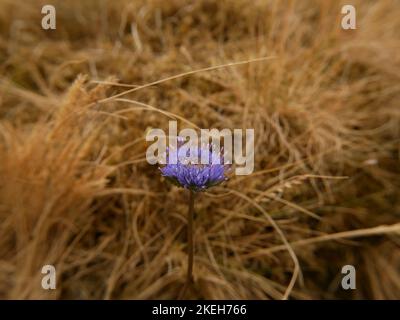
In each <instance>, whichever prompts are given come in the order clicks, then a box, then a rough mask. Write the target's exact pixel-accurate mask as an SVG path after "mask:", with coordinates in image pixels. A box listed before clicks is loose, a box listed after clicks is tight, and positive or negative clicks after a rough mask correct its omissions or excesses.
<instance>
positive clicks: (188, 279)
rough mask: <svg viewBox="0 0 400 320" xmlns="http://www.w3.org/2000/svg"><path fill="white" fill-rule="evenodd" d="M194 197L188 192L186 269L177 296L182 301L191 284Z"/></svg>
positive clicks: (193, 194) (192, 192) (191, 192)
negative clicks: (182, 285) (185, 274)
mask: <svg viewBox="0 0 400 320" xmlns="http://www.w3.org/2000/svg"><path fill="white" fill-rule="evenodd" d="M194 196H195V193H194V191H192V190H189V210H188V225H187V242H188V269H187V276H186V282H185V285H184V287H183V289H182V291H181V294H180V295H179V299H182V298H183V297H184V296H185V294H186V292H187V290H188V288H189V286H190V285H191V284H192V283H193V257H194V242H193V215H194Z"/></svg>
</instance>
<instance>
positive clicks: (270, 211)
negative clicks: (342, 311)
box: [0, 0, 400, 299]
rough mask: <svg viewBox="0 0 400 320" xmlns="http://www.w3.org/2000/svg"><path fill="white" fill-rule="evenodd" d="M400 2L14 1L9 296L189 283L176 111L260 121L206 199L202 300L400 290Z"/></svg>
mask: <svg viewBox="0 0 400 320" xmlns="http://www.w3.org/2000/svg"><path fill="white" fill-rule="evenodd" d="M47 4H51V5H53V6H54V8H55V9H56V29H55V30H52V29H49V30H44V29H43V28H42V19H43V17H44V16H45V14H42V13H41V11H42V7H43V6H44V5H47ZM346 4H352V5H353V6H354V8H355V9H356V29H355V30H343V28H342V26H341V20H342V18H343V16H344V15H343V14H342V13H341V9H342V6H343V5H346ZM399 17H400V3H399V2H398V1H395V0H393V1H389V0H380V1H351V3H349V1H336V0H327V1H325V0H324V1H322V0H320V1H317V0H314V1H312V0H307V1H268V0H265V1H264V0H258V1H257V0H256V1H245V0H232V1H228V0H222V1H217V0H201V1H183V0H171V1H161V0H159V1H158V0H149V1H142V0H138V1H125V0H117V1H101V0H100V1H92V0H85V1H75V0H71V1H61V0H60V1H56V0H54V1H51V3H49V1H36V0H30V1H11V0H0V230H1V231H0V234H1V236H0V298H2V299H176V298H177V297H178V295H179V292H180V290H181V289H182V287H183V285H184V282H185V274H186V268H187V260H186V259H187V258H186V257H187V256H186V253H187V247H186V237H185V227H186V210H187V204H186V202H187V196H188V194H187V191H186V190H184V189H179V188H177V187H175V186H173V185H171V184H169V183H168V182H167V181H165V180H164V179H163V178H162V177H161V175H160V172H159V170H158V168H157V167H156V166H151V165H149V164H148V163H147V162H146V159H145V151H146V147H147V145H146V142H145V134H146V132H147V130H149V129H150V128H163V129H167V127H168V120H171V119H177V120H178V121H179V128H184V127H194V128H217V129H223V128H230V129H233V128H243V129H245V128H254V130H255V170H254V173H253V174H252V175H249V176H234V175H233V176H231V177H230V179H229V181H228V182H227V183H225V184H224V185H223V186H221V187H218V188H214V189H210V190H209V191H207V192H205V193H201V194H199V195H198V196H197V199H196V204H195V213H196V215H195V235H194V237H195V265H194V290H192V292H190V296H189V297H188V298H193V299H282V298H284V297H287V296H288V297H289V298H290V299H399V298H400V254H399V246H400V239H399V232H400V224H399V218H400V203H399V195H400V189H399V186H400V182H399V174H400V172H399V157H400V145H399V141H400V140H399V138H400V108H399V98H400V82H399V77H400V76H399V75H400V55H399V49H400V34H399V30H400V19H399ZM260 57H273V58H271V59H267V60H262V61H253V60H254V59H257V58H260ZM249 60H250V61H249ZM239 61H248V62H247V63H243V64H236V65H228V66H225V65H226V64H230V63H233V62H239ZM212 66H215V67H216V68H215V69H212V70H207V71H204V70H203V71H202V70H201V69H203V68H208V67H212ZM218 66H219V67H218ZM194 70H200V71H199V72H192V71H194ZM175 76H176V77H175ZM162 79H164V80H162ZM158 80H162V81H158ZM157 81H158V82H157ZM153 82H157V83H155V84H154V85H151V86H146V87H143V88H142V87H140V86H143V85H146V84H150V83H153ZM134 88H137V90H132V89H134ZM127 90H130V91H132V92H128V93H124V92H126V91H127ZM117 94H121V95H120V96H119V97H115V95H117ZM269 218H272V219H273V221H275V222H276V225H277V226H278V229H277V228H276V227H275V226H274V225H273V224H271V221H270V220H269ZM48 264H50V265H53V266H54V267H55V270H56V279H57V282H56V289H55V290H45V289H43V288H42V285H41V282H42V279H43V277H44V275H43V274H42V273H41V270H42V267H43V266H44V265H48ZM344 265H353V266H354V267H355V270H356V289H355V290H344V289H343V287H342V285H341V281H342V278H343V276H344V275H343V274H342V273H341V270H342V267H343V266H344Z"/></svg>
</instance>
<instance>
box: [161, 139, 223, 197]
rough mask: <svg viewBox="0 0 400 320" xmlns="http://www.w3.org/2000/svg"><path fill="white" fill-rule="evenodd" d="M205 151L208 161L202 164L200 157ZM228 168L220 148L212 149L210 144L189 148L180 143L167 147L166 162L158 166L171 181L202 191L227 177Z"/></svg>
mask: <svg viewBox="0 0 400 320" xmlns="http://www.w3.org/2000/svg"><path fill="white" fill-rule="evenodd" d="M178 141H179V140H178ZM181 141H182V140H181ZM207 153H208V162H207V164H202V163H201V157H202V155H203V154H206V155H207ZM173 159H175V161H174V160H173ZM193 160H195V161H193ZM229 169H230V168H229V165H226V164H224V159H223V156H222V155H221V150H214V148H212V145H211V144H206V145H201V146H200V147H198V146H195V147H192V148H191V149H189V148H187V146H186V147H185V145H184V144H182V143H178V147H177V148H176V149H175V150H172V149H171V148H167V164H166V165H165V166H164V167H161V168H160V170H161V173H162V175H163V176H164V177H166V178H167V179H168V180H170V181H171V182H172V183H174V184H175V185H177V186H180V187H183V188H186V189H190V190H192V191H204V190H206V189H207V188H210V187H212V186H215V185H218V184H220V183H222V182H223V181H225V180H227V179H228V178H227V176H226V175H227V173H228V171H229Z"/></svg>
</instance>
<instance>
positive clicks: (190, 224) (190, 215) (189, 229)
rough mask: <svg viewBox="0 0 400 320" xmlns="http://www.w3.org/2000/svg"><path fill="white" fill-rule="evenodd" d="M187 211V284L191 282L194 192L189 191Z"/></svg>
mask: <svg viewBox="0 0 400 320" xmlns="http://www.w3.org/2000/svg"><path fill="white" fill-rule="evenodd" d="M189 192H190V194H189V211H188V227H187V241H188V271H187V280H186V281H187V283H188V284H189V283H190V282H192V281H193V256H194V246H193V215H194V192H193V191H192V190H190V191H189Z"/></svg>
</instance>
